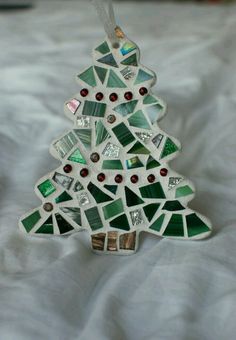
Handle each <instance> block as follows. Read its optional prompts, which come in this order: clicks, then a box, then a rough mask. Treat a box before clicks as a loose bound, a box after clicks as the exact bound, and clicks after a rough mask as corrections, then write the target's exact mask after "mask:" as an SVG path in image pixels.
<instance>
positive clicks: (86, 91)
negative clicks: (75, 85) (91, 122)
mask: <svg viewBox="0 0 236 340" xmlns="http://www.w3.org/2000/svg"><path fill="white" fill-rule="evenodd" d="M88 93H89V91H88V89H82V90H81V91H80V95H81V96H82V97H86V96H87V95H88Z"/></svg>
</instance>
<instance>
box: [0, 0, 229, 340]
mask: <svg viewBox="0 0 236 340" xmlns="http://www.w3.org/2000/svg"><path fill="white" fill-rule="evenodd" d="M116 7H117V14H118V17H119V18H120V23H121V24H122V27H123V29H124V30H125V31H126V32H127V33H128V35H129V36H130V38H132V39H133V40H134V41H136V42H137V43H138V44H139V45H140V48H141V50H142V61H143V63H144V64H145V65H146V66H148V67H150V68H151V69H153V70H155V71H157V75H158V78H159V82H158V84H157V86H156V88H155V90H156V92H157V94H158V95H160V96H161V97H162V98H163V99H164V100H165V101H167V103H168V105H169V114H168V115H167V116H166V118H165V119H164V121H162V122H161V127H162V128H164V129H165V130H166V131H167V132H168V133H169V134H171V135H173V136H175V137H177V138H178V139H179V140H180V141H181V142H182V146H183V153H182V154H181V156H180V157H179V158H178V159H176V160H175V161H174V162H173V163H172V167H174V168H175V169H177V170H178V171H179V172H180V173H183V174H184V175H185V176H186V177H189V178H190V179H191V180H193V181H194V183H195V185H196V187H197V196H196V199H195V200H194V201H192V202H191V206H192V207H193V208H194V209H196V210H199V211H201V212H202V213H203V214H205V215H206V216H208V217H209V218H210V219H211V220H212V222H213V225H214V234H213V237H212V238H210V239H208V240H206V241H198V242H193V241H192V242H184V241H173V240H168V239H161V240H159V239H157V238H155V237H154V236H153V237H151V236H150V235H145V236H143V238H142V242H141V248H140V250H139V252H138V253H137V255H133V256H130V257H117V256H113V257H112V256H98V255H94V254H93V253H92V252H91V251H90V249H89V247H88V236H87V235H86V234H85V233H79V234H74V235H72V236H70V237H67V238H56V237H49V238H43V237H37V238H36V237H29V236H27V235H23V234H21V233H20V232H19V231H18V228H17V219H18V217H19V216H20V215H21V214H22V213H24V212H26V211H28V210H29V209H30V208H32V207H36V206H37V205H38V204H39V203H40V202H39V201H38V199H37V198H36V196H35V195H34V193H33V186H34V183H35V182H36V180H37V179H38V178H40V177H41V176H43V175H44V174H46V173H47V172H49V171H50V170H52V169H54V168H56V167H57V166H58V162H57V161H56V160H54V159H53V158H52V157H51V156H50V155H49V153H48V147H49V144H50V142H51V141H52V140H53V139H54V138H56V137H57V136H59V135H60V134H61V133H62V132H63V131H64V130H66V129H67V128H69V127H70V126H71V122H70V121H68V120H67V119H66V118H65V117H64V115H63V102H64V101H65V100H66V99H68V98H70V97H71V96H72V95H73V94H74V93H76V92H77V91H78V87H77V85H76V84H75V82H74V75H75V74H76V72H79V71H81V70H82V69H83V68H84V67H86V66H89V65H90V63H91V59H90V57H89V53H90V51H91V49H92V46H94V45H95V44H96V43H98V42H99V41H101V39H102V38H103V35H104V33H103V29H102V26H101V25H100V23H99V22H98V20H97V18H96V15H95V13H94V11H93V9H92V8H91V7H89V3H88V2H87V3H86V2H79V1H77V2H76V1H75V2H71V1H65V2H61V3H59V2H56V1H52V2H43V3H39V4H38V5H37V7H36V8H35V9H34V10H31V11H25V12H17V13H1V14H0V116H1V122H0V150H1V155H0V160H1V169H0V170H1V171H0V191H1V196H0V204H1V217H0V270H1V273H0V340H31V339H34V340H42V339H43V340H54V339H55V340H74V339H79V340H92V339H96V340H100V339H101V340H105V339H109V340H110V339H112V340H114V339H115V340H123V339H128V340H139V339H148V340H173V339H175V340H199V339H201V340H218V339H219V340H221V339H225V340H233V339H235V334H236V299H235V298H236V275H235V274H236V265H235V264H236V260H235V259H236V247H235V243H236V213H235V206H236V158H235V150H236V134H235V128H236V96H235V95H236V72H235V71H236V39H235V32H236V7H217V6H209V7H207V6H197V5H178V4H175V5H174V4H162V5H158V4H155V3H147V2H146V1H145V2H144V3H142V4H135V3H132V2H125V3H123V2H122V3H121V4H119V5H118V4H117V6H116Z"/></svg>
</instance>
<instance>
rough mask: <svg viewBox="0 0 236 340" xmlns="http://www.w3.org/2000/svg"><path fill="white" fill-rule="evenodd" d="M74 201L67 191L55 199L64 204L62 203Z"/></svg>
mask: <svg viewBox="0 0 236 340" xmlns="http://www.w3.org/2000/svg"><path fill="white" fill-rule="evenodd" d="M72 199H73V198H72V197H71V196H70V195H69V194H68V193H67V192H66V191H64V192H63V193H62V194H61V195H59V196H58V197H57V198H55V202H56V203H62V202H67V201H71V200H72Z"/></svg>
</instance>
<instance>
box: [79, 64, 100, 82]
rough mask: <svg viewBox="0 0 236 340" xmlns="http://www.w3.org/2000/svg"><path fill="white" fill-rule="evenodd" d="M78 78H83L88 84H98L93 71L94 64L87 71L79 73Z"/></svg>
mask: <svg viewBox="0 0 236 340" xmlns="http://www.w3.org/2000/svg"><path fill="white" fill-rule="evenodd" d="M78 78H79V79H81V80H83V81H84V82H85V83H86V84H88V85H90V86H92V87H94V86H96V85H97V82H96V79H95V76H94V72H93V66H91V67H89V68H88V69H87V70H86V71H84V72H83V73H81V74H79V75H78Z"/></svg>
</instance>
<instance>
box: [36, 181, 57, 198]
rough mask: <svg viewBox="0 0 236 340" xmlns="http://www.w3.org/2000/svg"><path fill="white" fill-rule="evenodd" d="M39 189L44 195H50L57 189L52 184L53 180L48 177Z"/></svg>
mask: <svg viewBox="0 0 236 340" xmlns="http://www.w3.org/2000/svg"><path fill="white" fill-rule="evenodd" d="M38 189H39V191H40V193H41V194H42V195H43V197H48V196H49V195H51V194H52V193H53V192H54V191H56V188H55V187H54V185H53V184H52V182H51V181H50V180H49V179H46V181H44V182H42V183H41V184H39V185H38Z"/></svg>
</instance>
